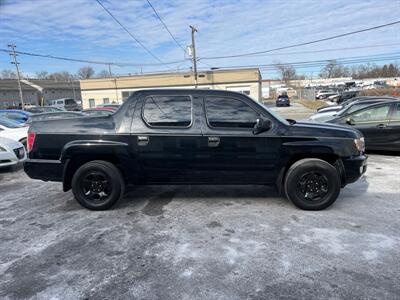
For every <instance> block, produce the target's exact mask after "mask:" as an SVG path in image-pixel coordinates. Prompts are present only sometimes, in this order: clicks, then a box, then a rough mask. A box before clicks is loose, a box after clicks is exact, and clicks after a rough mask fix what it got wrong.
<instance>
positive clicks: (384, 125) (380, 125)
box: [376, 124, 386, 128]
mask: <svg viewBox="0 0 400 300" xmlns="http://www.w3.org/2000/svg"><path fill="white" fill-rule="evenodd" d="M376 127H378V128H386V124H378V125H376Z"/></svg>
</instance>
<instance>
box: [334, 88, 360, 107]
mask: <svg viewBox="0 0 400 300" xmlns="http://www.w3.org/2000/svg"><path fill="white" fill-rule="evenodd" d="M357 94H358V91H345V92H341V93H339V94H335V95H332V96H329V97H328V101H331V102H336V103H338V104H340V103H342V102H344V101H346V100H348V99H351V98H354V97H356V96H357Z"/></svg>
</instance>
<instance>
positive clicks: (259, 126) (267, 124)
mask: <svg viewBox="0 0 400 300" xmlns="http://www.w3.org/2000/svg"><path fill="white" fill-rule="evenodd" d="M271 127H272V123H271V121H270V120H268V119H264V118H262V117H260V118H259V119H257V121H256V125H254V128H253V134H259V133H262V132H264V131H268V130H270V129H271Z"/></svg>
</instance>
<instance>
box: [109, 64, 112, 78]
mask: <svg viewBox="0 0 400 300" xmlns="http://www.w3.org/2000/svg"><path fill="white" fill-rule="evenodd" d="M108 73H109V74H110V77H112V73H111V64H108Z"/></svg>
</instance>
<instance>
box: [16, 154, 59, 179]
mask: <svg viewBox="0 0 400 300" xmlns="http://www.w3.org/2000/svg"><path fill="white" fill-rule="evenodd" d="M24 171H25V173H26V174H27V175H28V176H29V177H30V178H32V179H40V180H43V181H62V178H63V171H64V164H63V163H62V162H61V161H59V160H47V159H28V160H26V161H25V162H24Z"/></svg>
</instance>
